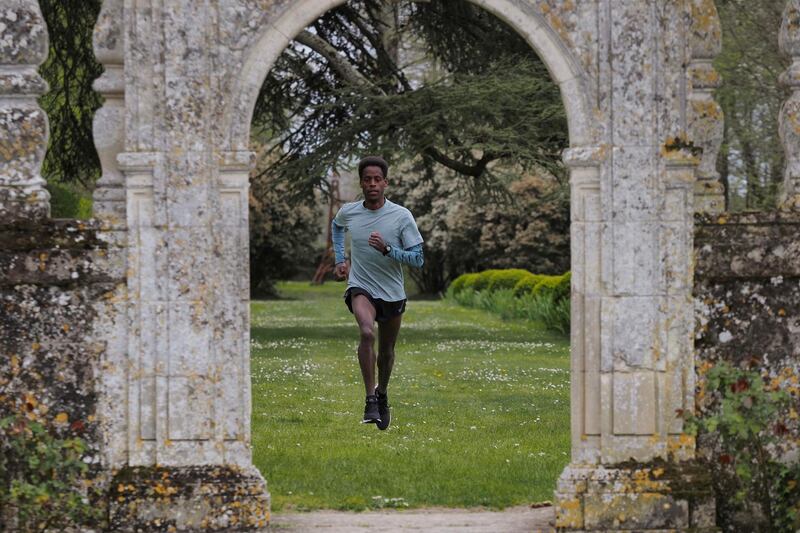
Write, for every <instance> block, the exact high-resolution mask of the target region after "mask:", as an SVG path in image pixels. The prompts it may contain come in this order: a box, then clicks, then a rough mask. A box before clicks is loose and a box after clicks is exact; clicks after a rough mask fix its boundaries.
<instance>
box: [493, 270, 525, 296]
mask: <svg viewBox="0 0 800 533" xmlns="http://www.w3.org/2000/svg"><path fill="white" fill-rule="evenodd" d="M527 275H530V272H528V271H527V270H523V269H521V268H510V269H507V270H498V271H496V272H495V273H494V274H493V275H492V277H491V279H490V280H489V286H488V287H487V289H489V290H490V291H497V290H500V289H512V292H513V289H514V287H516V285H517V283H518V282H519V280H520V279H522V278H523V277H525V276H527Z"/></svg>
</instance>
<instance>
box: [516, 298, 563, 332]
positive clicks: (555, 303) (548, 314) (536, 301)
mask: <svg viewBox="0 0 800 533" xmlns="http://www.w3.org/2000/svg"><path fill="white" fill-rule="evenodd" d="M517 305H518V315H520V316H521V317H522V318H527V319H528V320H533V321H536V322H541V323H542V324H544V325H545V327H546V328H547V329H552V330H555V331H558V332H559V333H564V334H566V333H569V328H570V302H569V298H561V299H556V298H554V297H553V293H550V292H545V293H543V294H539V295H535V294H532V293H529V294H524V295H522V296H520V297H519V298H518V301H517Z"/></svg>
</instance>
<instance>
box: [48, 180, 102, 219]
mask: <svg viewBox="0 0 800 533" xmlns="http://www.w3.org/2000/svg"><path fill="white" fill-rule="evenodd" d="M47 190H48V192H49V193H50V216H52V217H53V218H76V219H78V220H89V219H90V218H92V197H91V195H90V194H89V193H87V192H84V191H82V190H81V189H80V187H79V186H75V185H65V184H63V183H52V182H51V183H48V184H47Z"/></svg>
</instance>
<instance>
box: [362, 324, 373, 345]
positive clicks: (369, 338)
mask: <svg viewBox="0 0 800 533" xmlns="http://www.w3.org/2000/svg"><path fill="white" fill-rule="evenodd" d="M360 330H361V342H367V343H369V344H372V343H373V342H375V332H374V331H373V330H372V327H366V326H365V327H362V328H360Z"/></svg>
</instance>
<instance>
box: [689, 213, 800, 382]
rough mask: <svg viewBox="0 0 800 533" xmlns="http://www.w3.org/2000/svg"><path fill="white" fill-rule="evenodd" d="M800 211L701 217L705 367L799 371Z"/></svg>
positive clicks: (698, 240)
mask: <svg viewBox="0 0 800 533" xmlns="http://www.w3.org/2000/svg"><path fill="white" fill-rule="evenodd" d="M798 235H800V214H787V213H777V212H776V213H746V214H725V215H720V216H705V217H699V218H698V223H697V226H696V231H695V254H696V265H695V291H694V292H695V303H696V311H697V320H698V326H697V331H696V339H695V346H696V350H697V355H698V361H697V364H698V366H699V365H701V364H702V363H703V362H716V361H721V360H724V361H729V362H731V363H734V364H736V365H750V364H756V365H758V366H760V367H761V368H763V369H764V371H765V372H766V373H768V374H770V375H773V377H774V376H777V375H779V374H781V372H785V371H792V372H794V373H795V374H796V373H797V372H798V370H800V239H799V238H798Z"/></svg>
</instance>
